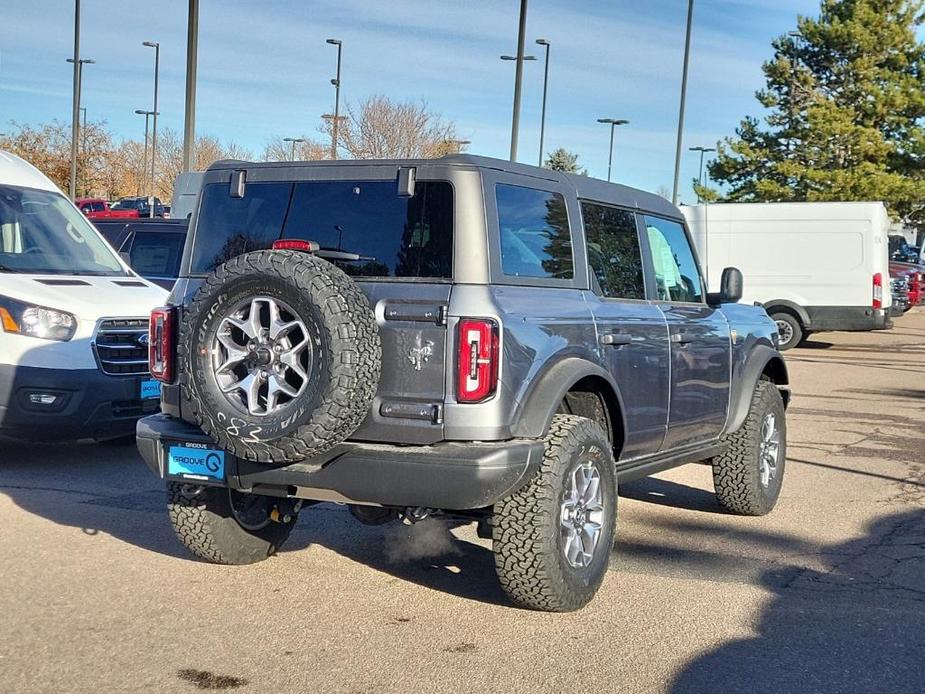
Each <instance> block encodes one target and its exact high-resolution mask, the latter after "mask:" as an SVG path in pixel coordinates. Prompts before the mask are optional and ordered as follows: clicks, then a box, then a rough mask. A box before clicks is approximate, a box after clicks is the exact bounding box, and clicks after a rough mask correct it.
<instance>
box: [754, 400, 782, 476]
mask: <svg viewBox="0 0 925 694" xmlns="http://www.w3.org/2000/svg"><path fill="white" fill-rule="evenodd" d="M779 458H780V431H778V429H777V417H776V416H775V415H774V413H773V412H769V413H768V414H766V415H765V416H764V420H762V422H761V442H760V443H759V444H758V469H759V473H760V475H761V486H762V487H764V488H765V489H767V488H768V486H769V485H770V484H771V481H772V480H773V479H774V478H775V477H777V464H778V462H779Z"/></svg>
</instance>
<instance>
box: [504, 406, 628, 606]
mask: <svg viewBox="0 0 925 694" xmlns="http://www.w3.org/2000/svg"><path fill="white" fill-rule="evenodd" d="M616 514H617V482H616V469H615V465H614V459H613V452H612V450H611V447H610V443H609V441H608V440H607V435H606V434H605V433H604V431H603V429H601V427H600V425H598V424H597V423H596V422H593V421H591V420H590V419H586V418H584V417H577V416H575V415H556V416H555V417H554V418H553V422H552V426H551V427H550V429H549V434H548V435H547V436H546V452H545V455H544V457H543V463H542V465H541V467H540V471H539V472H538V473H537V474H536V476H535V477H534V478H533V479H532V480H531V481H530V483H529V484H528V485H527V486H526V487H524V488H523V489H521V490H520V491H519V492H517V493H516V494H514V495H512V496H510V497H508V498H506V499H503V500H501V501H499V502H498V503H497V504H495V507H494V517H493V519H492V539H493V548H494V554H495V568H496V570H497V573H498V578H499V579H500V581H501V586H502V588H503V589H504V591H505V593H507V595H508V597H509V598H510V599H511V600H512V601H513V602H514V603H516V604H517V605H519V606H521V607H526V608H529V609H534V610H543V611H546V612H569V611H571V610H577V609H579V608H581V607H583V606H584V605H586V604H587V603H588V602H589V601H590V600H591V598H593V597H594V594H595V593H596V592H597V590H598V588H599V587H600V585H601V581H603V579H604V574H605V573H606V572H607V567H608V566H609V563H610V552H611V549H612V548H613V536H614V526H615V523H616Z"/></svg>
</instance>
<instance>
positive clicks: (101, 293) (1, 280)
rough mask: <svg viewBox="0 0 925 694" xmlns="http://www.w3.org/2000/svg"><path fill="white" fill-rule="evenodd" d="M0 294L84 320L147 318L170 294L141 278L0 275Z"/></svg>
mask: <svg viewBox="0 0 925 694" xmlns="http://www.w3.org/2000/svg"><path fill="white" fill-rule="evenodd" d="M0 295H3V296H8V297H11V298H13V299H17V300H19V301H24V302H27V303H30V304H36V305H39V306H45V307H47V308H54V309H58V310H61V311H67V312H68V313H73V314H74V315H75V316H77V317H78V318H80V319H82V320H88V321H95V320H97V319H98V318H100V317H102V316H124V317H135V316H147V315H148V314H149V313H150V312H151V309H152V308H154V307H156V306H160V305H161V304H163V303H164V302H165V301H166V300H167V292H166V291H165V290H163V289H161V288H160V287H156V286H155V285H153V284H151V283H150V282H148V281H147V280H143V279H141V278H140V277H135V276H128V277H93V276H84V275H81V276H67V275H25V274H22V275H21V274H11V273H3V274H0Z"/></svg>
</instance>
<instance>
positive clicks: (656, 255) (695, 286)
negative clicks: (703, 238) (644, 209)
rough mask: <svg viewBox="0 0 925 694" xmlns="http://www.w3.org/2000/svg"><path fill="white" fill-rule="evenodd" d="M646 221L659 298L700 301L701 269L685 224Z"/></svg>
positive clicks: (701, 290) (655, 218) (653, 220)
mask: <svg viewBox="0 0 925 694" xmlns="http://www.w3.org/2000/svg"><path fill="white" fill-rule="evenodd" d="M645 220H646V232H647V236H648V239H649V246H650V247H651V249H652V262H653V265H654V266H655V284H656V289H657V292H658V298H659V300H661V301H688V302H694V303H699V302H702V301H703V285H702V283H701V281H700V271H699V270H698V268H697V261H696V260H695V259H694V252H693V250H692V249H691V245H690V242H689V241H688V240H687V234H685V233H684V227H682V226H681V225H680V224H678V223H677V222H669V221H667V220H665V219H658V218H657V217H646V218H645Z"/></svg>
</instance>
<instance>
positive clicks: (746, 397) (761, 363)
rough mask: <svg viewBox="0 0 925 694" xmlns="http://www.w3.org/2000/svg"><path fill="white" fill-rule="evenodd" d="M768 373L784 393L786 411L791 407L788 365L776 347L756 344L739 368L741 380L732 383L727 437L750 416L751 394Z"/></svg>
mask: <svg viewBox="0 0 925 694" xmlns="http://www.w3.org/2000/svg"><path fill="white" fill-rule="evenodd" d="M769 366H770V368H769ZM768 371H769V372H770V375H771V380H772V381H774V383H775V384H776V385H777V387H778V388H779V389H780V391H781V397H783V399H784V407H785V408H786V407H787V405H788V404H789V402H790V388H789V385H790V376H789V374H788V373H787V364H786V363H785V362H784V358H783V357H782V356H781V355H780V352H778V351H777V350H776V349H774V348H773V347H770V346H768V345H756V346H755V347H754V348H753V349H752V351H751V353H750V354H749V355H748V358H747V360H746V362H745V364H744V365H743V366H742V368H741V369H740V371H739V375H738V378H735V379H734V380H733V383H732V386H733V389H734V390H733V391H732V392H731V393H730V402H729V416H728V417H727V424H726V433H727V434H728V433H732V432H735V431H738V430H739V428H740V427H741V426H742V424H743V423H744V422H745V418H746V417H747V416H748V408H749V407H750V406H751V402H752V393H754V392H755V386H757V385H758V381H759V379H760V378H761V377H762V375H763V374H765V373H766V372H768Z"/></svg>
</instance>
